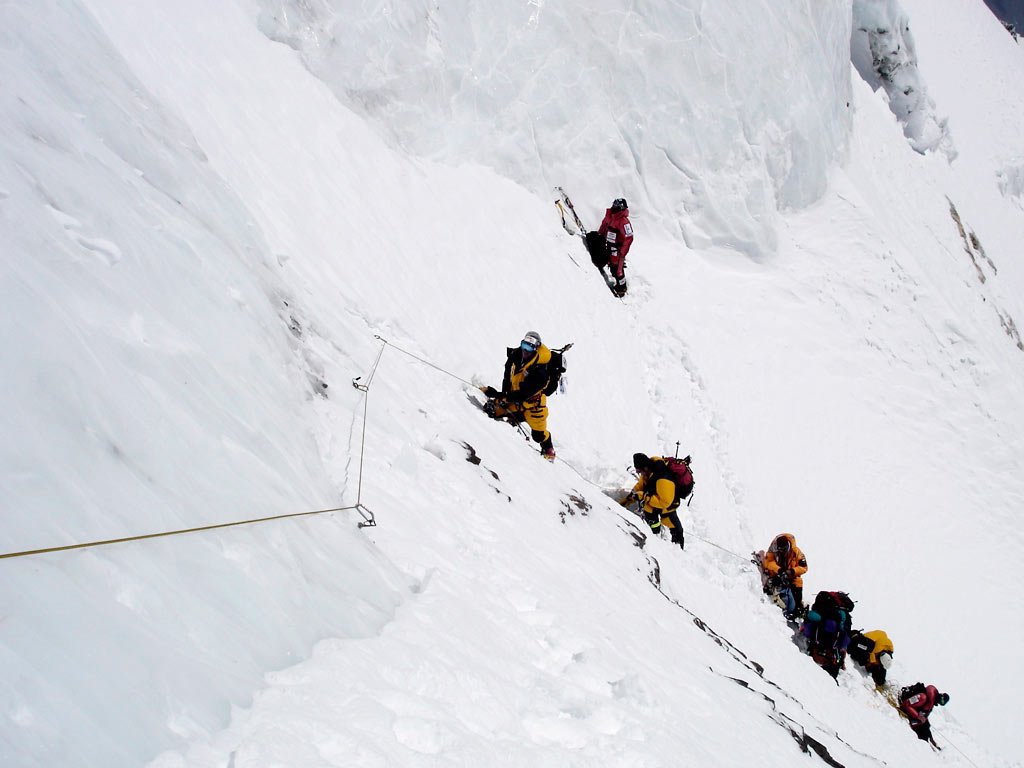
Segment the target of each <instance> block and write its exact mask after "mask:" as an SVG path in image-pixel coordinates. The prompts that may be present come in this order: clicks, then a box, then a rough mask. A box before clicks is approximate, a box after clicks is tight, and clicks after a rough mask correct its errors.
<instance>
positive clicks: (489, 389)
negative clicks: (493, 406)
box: [480, 387, 501, 397]
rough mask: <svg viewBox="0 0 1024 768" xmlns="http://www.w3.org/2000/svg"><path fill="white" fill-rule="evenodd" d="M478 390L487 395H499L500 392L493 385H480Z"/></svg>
mask: <svg viewBox="0 0 1024 768" xmlns="http://www.w3.org/2000/svg"><path fill="white" fill-rule="evenodd" d="M480 391H481V392H483V393H484V394H485V395H487V397H501V392H499V391H498V390H496V389H495V388H494V387H481V388H480Z"/></svg>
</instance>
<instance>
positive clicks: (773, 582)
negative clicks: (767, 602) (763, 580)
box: [768, 575, 780, 589]
mask: <svg viewBox="0 0 1024 768" xmlns="http://www.w3.org/2000/svg"><path fill="white" fill-rule="evenodd" d="M779 584H780V582H779V577H778V575H775V576H769V577H768V586H769V587H771V588H772V589H775V588H776V587H778V586H779Z"/></svg>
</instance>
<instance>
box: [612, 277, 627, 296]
mask: <svg viewBox="0 0 1024 768" xmlns="http://www.w3.org/2000/svg"><path fill="white" fill-rule="evenodd" d="M612 293H614V294H615V295H616V296H618V297H619V298H620V299H621V298H622V297H623V296H625V295H626V278H624V277H623V278H619V279H618V280H616V281H615V285H614V286H612Z"/></svg>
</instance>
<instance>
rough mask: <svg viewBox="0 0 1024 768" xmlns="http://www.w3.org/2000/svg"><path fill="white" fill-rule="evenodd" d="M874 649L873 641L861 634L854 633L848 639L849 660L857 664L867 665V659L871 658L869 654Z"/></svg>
mask: <svg viewBox="0 0 1024 768" xmlns="http://www.w3.org/2000/svg"><path fill="white" fill-rule="evenodd" d="M874 649H875V641H874V640H872V639H871V638H870V637H867V636H865V635H864V634H863V633H862V632H854V633H853V635H852V636H851V637H850V647H849V652H850V658H852V659H853V660H854V661H856V662H857V663H858V664H861V665H863V664H867V663H868V657H870V656H871V652H872V651H873V650H874Z"/></svg>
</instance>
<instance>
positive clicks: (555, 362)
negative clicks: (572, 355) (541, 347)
mask: <svg viewBox="0 0 1024 768" xmlns="http://www.w3.org/2000/svg"><path fill="white" fill-rule="evenodd" d="M570 347H572V342H570V343H568V344H566V345H565V346H564V347H562V348H561V349H552V350H551V362H549V363H548V383H547V384H545V385H544V394H545V395H553V394H555V392H557V391H558V385H559V383H561V381H562V374H563V373H565V353H566V352H568V351H569V348H570Z"/></svg>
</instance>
